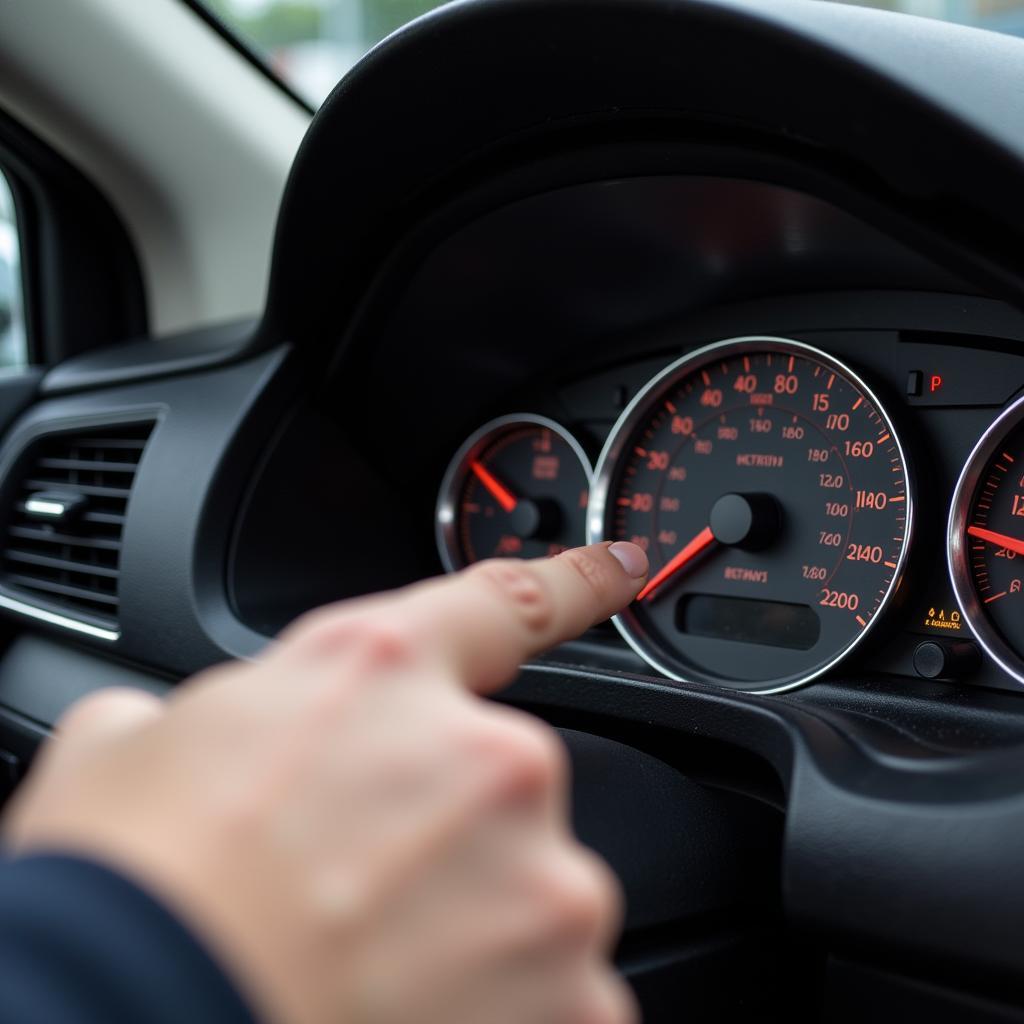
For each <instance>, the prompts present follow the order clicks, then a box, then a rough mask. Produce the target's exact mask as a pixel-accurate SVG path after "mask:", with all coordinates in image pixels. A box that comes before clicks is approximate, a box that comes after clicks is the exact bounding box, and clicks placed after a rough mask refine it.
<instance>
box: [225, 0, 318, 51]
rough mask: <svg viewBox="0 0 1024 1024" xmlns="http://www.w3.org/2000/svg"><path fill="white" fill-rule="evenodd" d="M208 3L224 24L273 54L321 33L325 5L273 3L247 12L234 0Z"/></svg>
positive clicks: (316, 36)
mask: <svg viewBox="0 0 1024 1024" xmlns="http://www.w3.org/2000/svg"><path fill="white" fill-rule="evenodd" d="M207 5H208V6H209V8H210V9H211V10H212V11H213V13H214V14H216V15H217V16H218V17H219V18H220V19H221V20H222V21H223V22H224V23H225V24H227V25H230V26H231V27H232V28H234V29H235V31H236V32H238V33H239V35H241V36H242V37H243V38H244V39H245V40H246V41H247V42H250V43H254V44H255V45H256V46H257V47H259V48H260V49H261V50H264V51H265V52H267V53H270V52H272V51H274V50H275V49H277V47H279V46H289V45H291V44H292V43H301V42H302V41H303V40H306V39H317V38H318V37H319V36H320V22H321V18H322V17H323V10H324V9H323V7H321V6H320V5H319V4H313V3H290V2H284V3H274V4H269V5H268V6H267V7H265V8H263V9H262V10H257V11H256V12H254V13H246V11H245V10H244V8H239V7H238V6H237V5H236V4H234V3H232V2H231V0H207Z"/></svg>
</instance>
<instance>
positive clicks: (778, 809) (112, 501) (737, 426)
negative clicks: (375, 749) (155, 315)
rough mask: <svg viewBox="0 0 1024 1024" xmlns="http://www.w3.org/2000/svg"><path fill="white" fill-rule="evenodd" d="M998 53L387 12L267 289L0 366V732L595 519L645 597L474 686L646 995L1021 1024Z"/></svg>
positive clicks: (552, 540) (832, 1015)
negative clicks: (557, 786) (545, 761)
mask: <svg viewBox="0 0 1024 1024" xmlns="http://www.w3.org/2000/svg"><path fill="white" fill-rule="evenodd" d="M583 8H585V12H584V13H581V11H582V9H583ZM1021 46H1022V44H1021V43H1020V42H1019V41H1017V40H1008V39H1002V38H1000V37H996V36H990V35H989V34H987V33H977V32H969V31H966V30H961V29H957V28H954V27H952V26H945V25H935V24H932V23H930V22H919V21H917V20H916V19H905V18H895V17H892V16H889V15H886V14H885V13H883V12H878V11H870V10H860V9H856V8H852V7H844V6H840V5H829V4H817V3H802V2H798V0H779V2H778V3H776V4H772V5H764V4H759V3H753V2H750V3H747V2H744V0H722V2H703V0H690V2H687V3H671V2H662V0H588V3H586V4H585V5H581V4H575V3H561V2H552V0H514V2H501V0H471V2H466V3H461V4H457V5H453V6H452V7H451V8H450V9H448V10H446V11H442V12H439V13H437V14H435V15H432V16H430V17H428V18H426V19H423V20H422V21H420V22H418V23H416V24H415V25H413V26H411V27H410V28H408V29H406V30H404V31H403V32H400V33H399V34H398V35H396V36H395V37H393V38H392V39H391V40H390V41H388V42H387V43H385V44H383V45H382V46H381V47H379V48H378V49H377V50H375V51H374V52H373V53H372V54H371V55H370V56H369V57H367V58H366V60H364V62H363V63H362V64H361V65H360V66H359V67H357V68H356V69H355V71H354V72H353V73H352V74H351V75H350V76H349V77H348V78H347V79H346V80H345V81H344V82H343V83H341V85H340V86H339V88H338V89H337V90H336V91H335V93H334V94H332V96H331V98H330V99H329V100H328V101H327V102H326V103H325V104H324V107H323V108H322V109H321V111H320V112H319V113H318V114H317V116H316V118H315V119H314V122H313V125H312V127H311V129H310V132H309V135H308V137H307V139H306V141H305V142H304V144H303V146H302V148H301V150H300V152H299V155H298V157H297V160H296V164H295V167H294V169H293V172H292V177H291V180H290V183H289V186H288V189H287V191H286V194H285V197H284V200H283V203H282V209H281V214H280V219H279V224H278V230H277V237H276V241H275V250H274V259H273V270H272V274H271V278H270V281H269V285H268V295H267V305H266V309H265V311H264V313H263V315H262V316H261V317H260V318H259V320H258V321H257V322H255V323H252V322H241V323H236V324H229V325H219V326H215V327H212V328H209V329H207V330H204V331H197V332H189V333H188V334H187V335H185V336H182V337H177V338H169V339H142V340H138V341H135V342H130V343H126V344H121V345H117V346H112V347H110V348H105V349H99V350H95V351H89V352H86V353H83V354H81V355H79V356H77V357H74V358H72V359H69V360H67V361H66V362H64V363H62V364H61V365H58V366H56V367H54V368H52V369H50V370H49V371H48V372H47V373H46V374H45V375H44V376H42V378H41V379H40V380H34V381H33V382H32V385H31V388H30V389H27V388H26V387H25V386H24V385H22V386H19V387H18V388H15V387H14V386H13V385H8V384H6V383H5V382H3V381H0V418H2V420H3V422H4V425H5V427H6V433H5V435H4V439H3V444H2V448H0V530H2V535H3V538H4V545H5V547H4V554H3V561H2V564H0V608H2V609H3V610H4V614H5V618H4V621H5V622H6V623H7V626H8V634H7V637H6V647H5V648H4V652H3V656H2V658H0V727H2V732H0V736H2V740H0V755H2V756H0V764H4V763H8V762H9V764H10V765H11V766H13V767H12V769H11V770H12V773H14V774H17V773H18V772H20V771H21V769H22V768H23V766H24V765H25V764H26V763H27V762H28V761H30V760H31V757H32V756H33V754H34V751H35V749H36V746H37V744H38V743H39V741H40V740H41V739H42V738H43V737H44V736H45V735H46V734H47V733H48V731H49V730H50V729H51V728H52V725H53V723H54V722H55V721H56V719H57V717H58V716H59V714H60V712H61V711H62V710H63V709H64V708H65V707H66V706H67V705H68V703H70V702H71V701H72V700H73V699H74V698H76V697H77V696H80V695H82V694H83V693H86V692H89V691H90V690H92V689H95V688H96V687H98V686H100V685H109V684H110V683H118V682H122V683H124V684H126V685H133V686H141V687H144V688H146V689H148V690H150V691H152V692H156V693H161V694H166V693H169V692H172V691H173V689H174V687H175V686H176V685H177V684H178V682H179V681H180V680H181V679H183V678H185V677H187V676H189V675H190V674H192V673H194V672H197V671H201V670H202V669H204V668H207V667H209V666H210V665H213V664H216V663H218V662H220V661H223V660H225V659H227V658H233V657H243V658H248V657H255V656H258V654H259V652H260V651H261V650H262V649H263V647H264V646H265V645H266V644H267V643H268V642H269V641H270V640H271V638H273V637H274V636H275V635H276V634H277V632H278V631H279V630H281V629H282V628H283V627H284V626H285V625H287V623H289V622H290V621H292V620H293V619H294V618H295V617H296V616H298V615H301V614H302V613H303V612H304V611H306V610H308V609H310V608H313V607H316V606H317V605H320V604H323V603H325V602H329V601H334V600H343V599H345V598H348V597H353V596H357V595H361V594H365V593H369V592H374V591H379V590H384V589H388V588H391V587H397V586H402V585H405V584H408V583H412V582H415V581H417V580H420V579H423V578H425V577H428V576H431V575H435V574H437V573H440V572H444V571H446V570H453V569H458V568H461V567H463V566H465V565H468V564H471V563H473V562H475V561H477V560H479V559H481V558H484V557H489V556H492V555H502V556H506V557H521V556H541V557H542V556H545V555H552V554H557V553H558V552H559V551H560V550H562V549H563V548H565V547H566V546H569V545H572V544H577V543H582V542H583V541H584V540H586V539H590V540H593V541H602V542H603V541H611V542H614V541H616V540H620V539H624V540H631V541H634V542H636V543H639V544H641V545H642V546H643V547H644V548H645V549H646V550H647V553H648V556H649V558H650V560H651V576H650V579H649V582H648V584H647V587H646V589H645V591H644V593H642V594H641V596H640V598H639V600H638V601H637V602H635V603H634V604H633V605H632V606H631V607H630V608H629V609H627V610H626V611H624V612H623V613H622V614H621V615H620V616H619V617H618V618H617V620H616V621H615V622H613V623H605V624H602V625H600V626H598V627H596V628H594V629H593V630H591V631H590V632H589V633H588V634H587V635H586V636H584V637H581V638H580V639H579V640H577V641H575V642H573V643H569V644H565V645H562V646H561V647H559V648H557V649H556V650H554V651H551V652H548V653H547V654H546V655H544V656H543V657H541V658H538V659H536V660H535V661H532V662H531V663H529V664H528V665H525V666H523V668H522V672H521V674H520V675H519V677H518V678H517V679H516V680H514V681H513V682H512V683H511V685H510V686H509V688H508V689H507V690H506V691H505V692H503V693H502V694H501V695H500V697H499V699H501V700H503V701H505V702H507V703H510V704H512V705H515V706H517V707H520V708H523V709H526V710H528V711H530V712H532V713H534V714H537V715H539V716H541V717H542V718H544V719H545V720H546V721H548V722H549V723H550V724H551V725H552V726H554V727H555V728H557V729H558V730H560V732H561V734H562V736H563V738H564V739H565V742H566V745H567V747H568V749H569V752H570V755H571V757H572V760H573V769H574V824H575V827H576V830H577V833H578V835H579V836H580V837H581V839H583V841H585V842H587V843H589V844H590V845H591V846H593V847H594V848H595V849H597V850H598V851H599V852H600V853H601V854H602V855H603V856H604V857H605V858H606V859H607V860H608V861H609V862H610V863H611V865H612V866H613V868H614V870H615V871H616V872H617V873H618V875H619V877H620V878H621V879H622V881H623V884H624V886H625V889H626V892H627V897H628V907H627V914H626V929H625V935H624V938H623V940H622V944H621V946H620V948H619V950H618V952H617V957H618V962H619V964H620V966H621V967H622V969H623V971H624V972H625V973H626V974H627V975H628V976H629V977H630V979H631V980H632V982H633V984H634V987H635V988H636V990H637V992H638V994H639V995H640V998H641V1002H642V1004H643V1008H644V1012H645V1019H646V1020H648V1021H649V1022H654V1024H657V1022H658V1021H666V1022H667V1021H675V1020H678V1017H679V1006H680V1005H681V1004H680V993H684V992H685V994H686V1006H687V1010H688V1012H689V1013H690V1015H691V1016H692V1017H693V1019H708V1020H714V1019H719V1020H720V1019H736V1016H735V1015H736V1014H738V1013H740V1012H743V1013H746V1014H747V1015H748V1016H751V1015H752V1016H758V1018H759V1019H765V1020H774V1019H780V1020H788V1021H795V1020H802V1019H809V1020H810V1019H813V1020H822V1019H824V1020H836V1021H843V1020H857V1019H871V1017H872V1016H873V1017H876V1018H877V1017H885V1018H887V1019H894V1018H896V1017H897V1016H900V1015H903V1016H907V1017H908V1018H909V1017H910V1015H914V1016H913V1018H911V1019H918V1018H921V1019H924V1018H925V1017H927V1019H935V1020H941V1019H950V1020H960V1021H962V1020H979V1021H988V1020H1000V1021H1002V1020H1017V1019H1021V1014H1020V1011H1019V1006H1020V1002H1021V999H1020V997H1021V993H1022V992H1024V975H1022V973H1021V969H1020V956H1019V950H1020V949H1021V948H1022V947H1024V890H1022V889H1021V887H1020V885H1019V865H1020V859H1021V855H1022V852H1024V785H1022V783H1021V778H1022V773H1021V755H1022V751H1024V690H1022V686H1024V631H1022V629H1021V623H1022V617H1021V609H1022V608H1024V562H1022V561H1021V560H1022V559H1024V404H1022V401H1024V400H1022V398H1021V395H1022V393H1024V312H1022V310H1024V272H1022V270H1021V266H1020V262H1019V253H1020V251H1022V248H1024V208H1022V207H1021V205H1020V203H1019V196H1020V194H1021V186H1022V183H1024V135H1022V133H1021V129H1020V125H1021V123H1022V122H1021V119H1020V116H1019V111H1018V110H1017V109H1016V106H1015V103H1016V97H1019V96H1022V95H1024V82H1022V81H1018V79H1019V78H1022V77H1024V55H1022V51H1021ZM524 68H529V70H530V73H529V74H524V72H523V69H524ZM410 81H415V82H417V83H418V88H417V89H415V90H409V89H407V88H402V89H396V88H395V82H410ZM467 82H472V84H473V88H467ZM752 82H756V88H755V87H752V85H751V83H752ZM708 83H714V87H713V88H712V87H711V86H710V85H709V84H708ZM808 83H813V87H812V86H810V85H809V84H808ZM1018 520H1021V523H1020V524H1018ZM5 759H6V760H5ZM730 1014H731V1015H733V1016H731V1017H730V1016H729V1015H730ZM943 1014H945V1016H942V1015H943Z"/></svg>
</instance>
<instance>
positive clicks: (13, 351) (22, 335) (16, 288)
mask: <svg viewBox="0 0 1024 1024" xmlns="http://www.w3.org/2000/svg"><path fill="white" fill-rule="evenodd" d="M27 362H28V338H27V335H26V332H25V306H24V303H23V301H22V288H21V251H20V246H19V244H18V223H17V220H16V219H15V215H14V197H13V196H12V195H11V189H10V186H9V185H8V184H7V179H6V178H5V177H4V175H3V172H2V171H0V369H7V368H9V367H12V366H24V365H25V364H26V363H27Z"/></svg>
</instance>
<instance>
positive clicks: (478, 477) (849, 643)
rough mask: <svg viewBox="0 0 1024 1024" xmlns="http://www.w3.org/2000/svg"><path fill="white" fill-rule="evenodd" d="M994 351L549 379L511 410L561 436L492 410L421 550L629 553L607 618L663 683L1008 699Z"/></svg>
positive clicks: (837, 354) (805, 352) (1010, 399)
mask: <svg viewBox="0 0 1024 1024" xmlns="http://www.w3.org/2000/svg"><path fill="white" fill-rule="evenodd" d="M1014 345H1015V342H1014V340H1013V339H999V338H984V337H972V336H969V335H958V334H956V333H951V332H943V331H931V332H929V331H920V330H918V331H915V330H912V329H911V330H904V331H900V330H888V331H885V330H877V331H873V330H872V331H841V330H831V331H828V330H822V331H806V332H800V333H799V337H793V338H788V339H783V338H779V337H771V336H760V335H751V336H748V337H743V338H739V339H726V340H724V341H716V342H710V343H709V344H708V345H706V346H704V347H702V348H698V349H696V350H693V351H689V352H686V353H685V354H684V355H682V356H681V357H679V358H676V359H674V360H672V361H671V362H666V360H665V359H663V360H659V359H658V358H656V357H655V358H652V359H649V360H647V361H643V362H638V363H630V364H628V365H625V366H623V367H621V368H618V369H616V370H612V371H606V372H604V373H602V374H599V375H596V376H591V377H589V378H585V379H584V380H581V381H578V382H573V383H571V384H569V385H567V386H566V387H565V388H564V389H562V390H561V391H559V392H558V401H557V403H553V402H550V401H549V400H545V401H538V402H537V403H536V404H535V406H533V408H534V409H536V410H538V412H539V411H540V410H544V411H549V412H554V411H557V412H559V413H560V414H561V415H562V416H563V417H566V420H567V422H568V423H571V424H572V425H573V429H575V431H576V432H577V434H574V433H573V432H571V431H570V429H569V428H567V427H566V426H564V425H562V424H560V423H558V422H556V421H555V420H552V419H549V418H548V417H546V416H541V415H538V414H537V413H536V412H529V413H527V412H522V413H504V414H503V415H502V416H501V417H500V418H498V419H496V420H492V421H491V422H490V423H489V424H486V425H484V426H483V427H481V428H479V429H478V430H477V431H476V432H474V433H473V434H472V435H471V436H470V437H469V438H468V439H467V441H466V443H465V444H464V445H463V446H462V448H460V449H459V451H458V452H456V453H455V455H454V457H453V459H452V462H451V464H450V466H449V468H448V470H447V471H446V474H445V478H444V480H443V482H442V484H441V487H440V495H439V500H438V505H437V510H436V525H437V541H438V547H439V552H440V556H441V559H442V562H443V563H444V564H445V567H446V568H449V569H451V568H454V567H460V566H462V565H465V564H468V563H470V562H472V561H476V560H478V559H479V558H481V557H494V556H502V555H505V556H508V555H512V556H522V557H528V556H532V557H538V556H540V555H543V554H555V553H557V552H558V551H559V550H562V549H564V547H566V546H568V545H570V544H577V543H583V542H584V541H585V540H586V539H588V538H589V539H590V540H592V541H600V540H602V539H606V540H617V539H624V540H632V541H633V542H635V543H639V544H640V545H641V546H642V547H643V548H644V549H645V550H646V551H647V552H648V554H649V557H650V558H651V561H652V570H651V571H652V576H653V578H652V580H651V583H650V584H649V585H648V588H647V591H646V592H645V593H643V594H641V596H640V599H639V600H638V603H637V608H636V610H633V611H630V612H627V613H626V614H625V615H623V616H621V617H619V618H618V619H617V620H616V625H617V626H618V628H619V632H620V634H621V636H622V638H623V639H624V640H625V641H626V643H627V644H628V645H629V646H630V648H632V650H634V651H635V652H636V653H637V654H638V655H639V656H640V657H641V658H642V659H643V660H644V662H645V663H646V665H647V666H648V667H650V668H653V669H654V670H656V671H659V672H661V673H662V674H664V675H667V676H669V677H670V678H674V679H683V680H703V681H710V682H713V683H715V684H718V685H726V686H734V687H737V688H739V689H753V690H757V691H759V692H765V691H774V690H781V689H785V688H789V687H792V686H798V685H802V684H806V683H807V682H810V681H812V679H813V678H815V677H817V676H819V675H821V674H823V673H825V672H827V671H828V670H829V669H831V668H833V667H836V666H837V665H838V664H841V663H842V662H843V661H844V660H845V659H846V658H847V657H856V659H857V663H858V664H859V665H860V666H861V667H864V668H868V669H873V670H877V671H881V672H887V673H891V674H894V675H901V676H915V675H916V676H920V677H924V678H942V679H947V680H957V681H963V682H965V683H970V684H979V685H987V686H996V687H1003V688H1008V689H1015V688H1016V687H1017V685H1018V680H1019V677H1020V665H1021V658H1020V655H1019V654H1014V653H1013V652H1012V644H1013V643H1014V641H1013V640H1012V639H1009V640H1007V639H1006V637H1007V636H1009V637H1011V638H1012V637H1013V634H1014V633H1015V629H1014V627H1013V623H1014V621H1015V618H1014V616H1015V611H1014V603H1013V598H1014V597H1015V596H1016V595H1017V594H1019V593H1020V591H1021V586H1020V580H1019V578H1018V577H1019V575H1020V574H1019V573H1014V572H1013V569H1014V568H1015V567H1016V566H1015V560H1016V558H1017V557H1018V556H1019V555H1020V547H1019V541H1018V540H1015V539H1014V537H1013V533H1014V530H1013V524H1014V517H1015V516H1021V515H1024V508H1021V506H1022V503H1024V499H1022V498H1019V497H1018V494H1019V493H1020V490H1021V487H1022V485H1021V482H1020V480H1021V474H1020V473H1019V472H1018V473H1017V474H1016V477H1015V478H1014V477H1013V474H1012V466H1013V464H1014V460H1015V456H1014V455H1011V454H1010V450H1011V449H1013V450H1015V449H1014V444H1015V443H1016V442H1015V439H1014V437H1013V432H1014V427H1015V424H1016V423H1017V422H1019V417H1020V410H1019V408H1018V407H1017V406H1016V398H1017V397H1018V393H1019V389H1020V386H1021V380H1022V378H1021V370H1022V367H1021V364H1020V363H1019V357H1018V356H1016V355H1014V354H1013V347H1014ZM851 367H856V371H855V370H854V369H852V368H851ZM645 373H647V374H651V376H650V378H649V379H643V378H644V375H645ZM638 381H641V383H637V382H638ZM879 396H884V398H882V397H879ZM1004 410H1005V411H1004ZM858 413H859V415H858ZM616 414H617V415H616ZM1000 446H1001V448H1000ZM996 448H1000V451H999V452H998V453H997V454H999V455H1001V456H1002V462H999V461H996V462H993V461H992V456H993V454H994V453H995V449H996ZM1018 454H1019V453H1018ZM592 467H596V469H595V468H592ZM994 474H998V475H997V476H995V475H994ZM1004 478H1005V479H1004ZM958 481H959V484H958ZM1015 508H1017V509H1020V511H1019V512H1015V511H1014V509H1015ZM919 510H923V512H922V511H919ZM996 523H998V524H999V525H1000V527H1001V530H1002V532H1000V531H998V530H996V529H995V527H994V526H993V524H996ZM984 531H987V532H984ZM1006 531H1009V532H1006ZM954 586H955V587H956V590H955V591H954ZM661 592H663V594H664V597H663V598H662V599H661V600H660V601H658V602H656V601H655V599H656V598H658V597H659V595H660V593H661ZM1000 602H1001V603H1000ZM657 603H660V604H661V605H662V608H661V609H657V612H658V616H659V618H658V620H654V619H652V617H651V613H650V612H649V611H648V609H650V608H656V607H657ZM1000 638H1002V639H1000ZM1008 648H1011V649H1010V650H1008ZM997 651H998V654H997V653H996V652H997ZM773 659H774V660H773Z"/></svg>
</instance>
